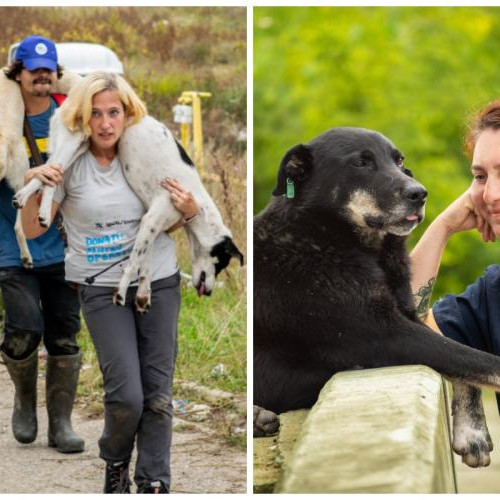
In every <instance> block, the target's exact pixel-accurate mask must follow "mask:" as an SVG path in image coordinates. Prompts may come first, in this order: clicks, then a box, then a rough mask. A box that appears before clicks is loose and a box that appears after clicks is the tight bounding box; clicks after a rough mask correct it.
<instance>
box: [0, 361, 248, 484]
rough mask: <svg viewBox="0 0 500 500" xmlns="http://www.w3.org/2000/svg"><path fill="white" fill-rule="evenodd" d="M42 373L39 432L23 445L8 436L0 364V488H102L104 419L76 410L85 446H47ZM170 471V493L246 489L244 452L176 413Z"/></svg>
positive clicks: (8, 399) (8, 389)
mask: <svg viewBox="0 0 500 500" xmlns="http://www.w3.org/2000/svg"><path fill="white" fill-rule="evenodd" d="M42 377H43V376H42ZM42 377H41V378H40V379H39V387H38V394H39V395H40V397H39V399H40V401H39V406H38V427H39V431H38V438H37V440H36V441H35V442H34V443H32V444H29V445H22V444H19V443H18V442H17V441H16V440H15V439H14V437H13V436H12V431H11V428H10V418H11V414H12V404H13V397H14V396H13V386H12V383H11V381H10V378H9V375H8V373H7V370H6V369H5V367H4V366H3V365H1V364H0V493H101V492H102V486H103V481H104V462H103V461H102V460H101V459H100V458H99V450H98V447H97V439H98V437H99V435H100V432H101V429H102V427H103V421H102V420H101V419H95V420H89V419H88V418H85V417H83V416H82V415H80V414H79V413H78V412H75V413H74V418H73V425H74V428H75V429H77V430H78V432H79V433H80V434H81V435H82V436H83V437H84V439H85V442H86V449H85V451H84V452H83V453H77V454H70V455H64V454H61V453H58V452H57V451H55V450H54V449H52V448H48V447H47V435H46V429H47V415H46V411H45V406H44V404H43V399H44V398H43V392H44V382H45V381H44V379H43V378H42ZM131 471H132V473H133V464H132V468H131ZM172 477H173V480H172V493H245V492H246V452H245V451H243V450H241V449H238V448H235V447H231V446H229V445H227V444H226V443H225V442H224V441H222V440H221V439H219V438H217V437H216V436H214V435H213V433H211V431H210V429H209V428H208V427H204V426H202V425H199V424H196V425H193V424H192V423H187V422H184V421H183V420H181V419H178V418H174V438H173V447H172ZM134 490H135V487H134Z"/></svg>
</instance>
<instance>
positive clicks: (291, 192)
mask: <svg viewBox="0 0 500 500" xmlns="http://www.w3.org/2000/svg"><path fill="white" fill-rule="evenodd" d="M286 197H287V198H289V199H292V198H295V185H294V184H293V181H292V179H289V178H287V179H286Z"/></svg>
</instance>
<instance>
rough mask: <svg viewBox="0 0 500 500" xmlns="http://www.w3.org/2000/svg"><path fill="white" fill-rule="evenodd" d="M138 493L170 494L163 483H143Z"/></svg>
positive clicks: (138, 488)
mask: <svg viewBox="0 0 500 500" xmlns="http://www.w3.org/2000/svg"><path fill="white" fill-rule="evenodd" d="M137 493H170V492H169V490H168V489H167V488H165V486H163V483H162V482H161V481H151V482H150V483H142V484H140V485H139V486H138V487H137Z"/></svg>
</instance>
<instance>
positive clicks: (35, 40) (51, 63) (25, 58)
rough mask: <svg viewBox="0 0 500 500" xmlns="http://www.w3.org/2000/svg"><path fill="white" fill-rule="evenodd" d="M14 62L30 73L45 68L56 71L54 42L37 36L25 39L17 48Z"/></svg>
mask: <svg viewBox="0 0 500 500" xmlns="http://www.w3.org/2000/svg"><path fill="white" fill-rule="evenodd" d="M16 61H22V62H23V64H24V67H25V68H26V69H28V70H30V71H35V70H36V69H39V68H47V69H50V71H57V50H56V46H55V44H54V42H51V41H50V40H48V39H47V38H44V37H43V36H39V35H33V36H29V37H27V38H25V39H24V40H23V41H22V42H21V43H20V44H19V46H18V47H17V51H16Z"/></svg>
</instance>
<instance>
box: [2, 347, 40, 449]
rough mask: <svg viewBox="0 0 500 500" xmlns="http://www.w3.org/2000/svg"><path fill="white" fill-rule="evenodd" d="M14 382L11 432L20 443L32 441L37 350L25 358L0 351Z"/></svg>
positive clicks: (35, 423) (34, 418)
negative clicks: (18, 357) (14, 356)
mask: <svg viewBox="0 0 500 500" xmlns="http://www.w3.org/2000/svg"><path fill="white" fill-rule="evenodd" d="M0 354H1V355H2V359H3V361H4V363H5V366H6V367H7V370H8V372H9V375H10V378H11V379H12V382H14V387H15V389H16V393H15V395H14V411H13V412H12V432H13V433H14V437H15V438H16V439H17V441H19V442H20V443H25V444H26V443H32V442H33V441H34V440H35V439H36V433H37V429H38V426H37V421H36V379H37V376H38V351H37V350H36V349H35V350H34V351H33V352H32V353H31V354H30V355H29V356H28V357H27V358H26V359H20V360H17V359H12V358H10V357H9V356H7V354H5V353H4V352H1V353H0Z"/></svg>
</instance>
